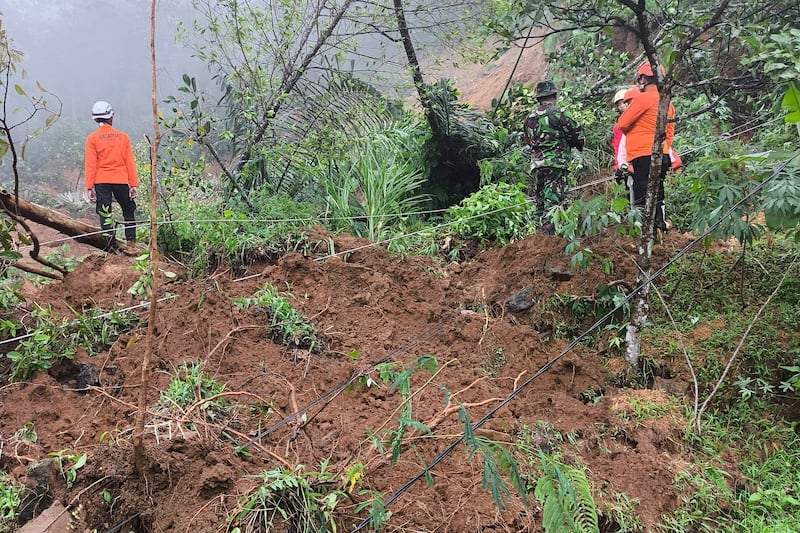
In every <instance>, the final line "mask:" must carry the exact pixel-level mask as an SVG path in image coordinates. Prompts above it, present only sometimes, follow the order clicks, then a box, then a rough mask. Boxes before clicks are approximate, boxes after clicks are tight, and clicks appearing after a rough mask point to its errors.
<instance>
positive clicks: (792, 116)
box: [781, 82, 800, 124]
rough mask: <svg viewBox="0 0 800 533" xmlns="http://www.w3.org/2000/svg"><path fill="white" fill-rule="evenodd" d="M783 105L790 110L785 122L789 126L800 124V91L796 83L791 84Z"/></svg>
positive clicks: (784, 96) (782, 102)
mask: <svg viewBox="0 0 800 533" xmlns="http://www.w3.org/2000/svg"><path fill="white" fill-rule="evenodd" d="M781 105H782V106H783V107H785V108H786V109H788V113H787V114H786V117H784V120H785V121H786V122H787V123H789V124H794V123H798V122H800V89H798V87H797V85H796V84H795V83H794V82H791V83H789V88H788V89H787V90H786V94H784V95H783V100H782V101H781Z"/></svg>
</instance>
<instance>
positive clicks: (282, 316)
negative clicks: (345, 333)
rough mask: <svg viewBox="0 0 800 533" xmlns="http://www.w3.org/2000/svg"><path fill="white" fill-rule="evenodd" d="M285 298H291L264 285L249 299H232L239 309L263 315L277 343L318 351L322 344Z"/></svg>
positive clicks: (312, 329)
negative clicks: (256, 310) (250, 310)
mask: <svg viewBox="0 0 800 533" xmlns="http://www.w3.org/2000/svg"><path fill="white" fill-rule="evenodd" d="M287 297H289V298H292V295H291V294H290V293H282V294H281V293H278V289H277V288H275V286H274V285H272V284H270V283H265V284H264V287H263V288H262V289H259V290H258V291H256V292H255V293H254V294H253V296H252V297H240V298H234V300H233V304H234V305H236V306H237V307H240V308H242V309H249V308H250V307H257V308H260V309H263V310H264V311H266V312H267V315H268V317H269V323H268V325H267V329H268V331H269V333H270V335H272V337H273V338H274V339H275V340H276V341H277V342H280V343H282V344H285V345H287V346H295V347H298V348H308V349H309V350H310V351H314V350H318V349H319V348H320V347H321V345H322V341H321V339H320V338H319V335H318V333H317V329H316V328H315V327H314V325H313V324H312V323H311V322H309V321H308V319H307V318H306V317H304V316H303V315H302V314H301V313H299V312H298V311H296V310H295V309H294V308H293V307H292V306H291V304H290V303H289V301H288V300H287Z"/></svg>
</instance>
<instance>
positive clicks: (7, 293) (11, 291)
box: [0, 279, 24, 313]
mask: <svg viewBox="0 0 800 533" xmlns="http://www.w3.org/2000/svg"><path fill="white" fill-rule="evenodd" d="M23 282H24V281H23V280H21V279H8V280H3V281H2V282H0V313H5V312H6V311H10V310H11V309H12V308H13V307H14V306H15V305H16V304H17V303H19V302H21V301H22V300H23V297H22V296H21V295H20V294H19V289H20V288H21V287H22V284H23Z"/></svg>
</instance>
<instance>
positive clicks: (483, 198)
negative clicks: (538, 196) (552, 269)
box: [447, 182, 533, 246]
mask: <svg viewBox="0 0 800 533" xmlns="http://www.w3.org/2000/svg"><path fill="white" fill-rule="evenodd" d="M532 209H533V207H532V204H531V203H530V202H529V201H528V198H527V197H526V196H525V192H524V186H523V185H522V184H520V183H517V184H509V183H502V182H501V183H491V184H489V185H485V186H483V187H481V189H480V190H478V191H477V192H475V193H473V194H471V195H470V196H468V197H467V198H465V199H464V200H462V201H461V202H460V203H459V204H458V205H455V206H452V207H450V208H449V209H448V211H447V219H448V221H449V222H450V223H451V226H450V229H451V231H452V232H453V233H455V234H456V235H458V236H460V237H463V238H465V239H476V240H478V241H480V242H481V243H492V244H496V245H498V246H502V245H504V244H508V243H509V242H511V241H513V240H515V239H520V238H522V237H524V236H525V235H528V234H529V233H530V230H531V220H532Z"/></svg>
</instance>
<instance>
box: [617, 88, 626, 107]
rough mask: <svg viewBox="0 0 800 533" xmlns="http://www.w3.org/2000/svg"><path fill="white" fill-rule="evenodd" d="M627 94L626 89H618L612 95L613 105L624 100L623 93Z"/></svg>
mask: <svg viewBox="0 0 800 533" xmlns="http://www.w3.org/2000/svg"><path fill="white" fill-rule="evenodd" d="M627 92H628V89H620V90H619V91H617V92H616V93H614V103H615V104H616V103H617V102H619V101H620V100H624V99H625V93H627Z"/></svg>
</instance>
